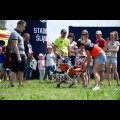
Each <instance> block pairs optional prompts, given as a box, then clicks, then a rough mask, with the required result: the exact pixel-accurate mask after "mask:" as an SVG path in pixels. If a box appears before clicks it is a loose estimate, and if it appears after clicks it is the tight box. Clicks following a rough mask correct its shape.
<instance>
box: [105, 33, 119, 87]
mask: <svg viewBox="0 0 120 120" xmlns="http://www.w3.org/2000/svg"><path fill="white" fill-rule="evenodd" d="M117 40H118V32H117V31H113V32H111V33H110V41H109V44H108V45H107V51H106V54H107V59H106V69H107V76H108V81H109V85H111V64H112V69H113V72H114V76H115V79H116V80H117V85H118V86H119V75H118V72H117V52H118V51H119V45H120V43H119V41H117Z"/></svg>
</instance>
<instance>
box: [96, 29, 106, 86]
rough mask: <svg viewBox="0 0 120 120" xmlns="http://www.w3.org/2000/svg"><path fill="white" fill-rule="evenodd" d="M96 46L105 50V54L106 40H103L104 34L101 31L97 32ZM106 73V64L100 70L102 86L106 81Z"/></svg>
mask: <svg viewBox="0 0 120 120" xmlns="http://www.w3.org/2000/svg"><path fill="white" fill-rule="evenodd" d="M95 35H96V44H97V45H98V46H99V47H101V48H102V49H103V51H104V52H105V48H106V40H105V39H104V38H102V32H101V31H100V30H98V31H96V34H95ZM104 71H105V64H103V65H102V68H101V70H100V84H103V80H104Z"/></svg>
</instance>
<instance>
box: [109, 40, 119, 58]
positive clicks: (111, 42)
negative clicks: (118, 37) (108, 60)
mask: <svg viewBox="0 0 120 120" xmlns="http://www.w3.org/2000/svg"><path fill="white" fill-rule="evenodd" d="M119 45H120V43H119V42H118V41H110V42H109V43H108V46H107V48H108V50H109V49H116V48H117V46H119ZM110 56H111V57H117V52H115V53H113V52H111V55H110Z"/></svg>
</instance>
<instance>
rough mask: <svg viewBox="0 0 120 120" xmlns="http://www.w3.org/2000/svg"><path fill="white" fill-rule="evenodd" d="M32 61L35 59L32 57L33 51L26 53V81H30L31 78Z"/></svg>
mask: <svg viewBox="0 0 120 120" xmlns="http://www.w3.org/2000/svg"><path fill="white" fill-rule="evenodd" d="M34 60H35V58H34V57H33V51H31V52H29V53H28V58H27V70H26V80H30V78H31V76H32V71H33V64H34Z"/></svg>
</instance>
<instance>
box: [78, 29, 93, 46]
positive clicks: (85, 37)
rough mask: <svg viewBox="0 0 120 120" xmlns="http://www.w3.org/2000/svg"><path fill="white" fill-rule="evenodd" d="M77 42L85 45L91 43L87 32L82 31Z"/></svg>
mask: <svg viewBox="0 0 120 120" xmlns="http://www.w3.org/2000/svg"><path fill="white" fill-rule="evenodd" d="M78 41H81V42H84V43H85V44H86V45H88V44H90V43H91V40H90V39H89V33H88V31H87V30H83V31H82V33H81V38H80V39H79V40H78Z"/></svg>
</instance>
